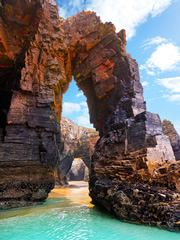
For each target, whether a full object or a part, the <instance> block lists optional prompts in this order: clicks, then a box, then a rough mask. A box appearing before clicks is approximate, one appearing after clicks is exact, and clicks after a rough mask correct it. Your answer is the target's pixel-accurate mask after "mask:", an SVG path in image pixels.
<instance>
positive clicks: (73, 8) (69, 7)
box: [56, 0, 85, 18]
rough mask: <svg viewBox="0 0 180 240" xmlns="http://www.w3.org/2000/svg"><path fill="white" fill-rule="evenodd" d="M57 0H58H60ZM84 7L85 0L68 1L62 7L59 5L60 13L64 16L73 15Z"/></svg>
mask: <svg viewBox="0 0 180 240" xmlns="http://www.w3.org/2000/svg"><path fill="white" fill-rule="evenodd" d="M56 1H57V2H58V0H56ZM84 7H85V1H84V0H70V1H66V2H65V3H64V5H63V6H62V7H59V15H60V16H61V17H63V18H67V17H72V16H73V15H74V14H76V13H78V12H81V11H82V10H83V9H84Z"/></svg>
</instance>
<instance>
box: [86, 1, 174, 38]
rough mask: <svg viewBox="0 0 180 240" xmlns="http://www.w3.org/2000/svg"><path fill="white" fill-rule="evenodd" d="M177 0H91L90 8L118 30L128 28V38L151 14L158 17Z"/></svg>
mask: <svg viewBox="0 0 180 240" xmlns="http://www.w3.org/2000/svg"><path fill="white" fill-rule="evenodd" d="M174 1H175V0H146V1H144V0H136V1H135V0H118V1H117V0H98V1H97V0H89V1H88V2H89V4H88V6H87V9H88V10H91V11H95V12H96V13H97V15H98V16H100V17H101V19H102V21H104V22H106V21H111V22H112V23H114V25H115V26H116V29H117V31H120V30H121V29H123V28H124V29H126V32H127V38H128V39H130V38H131V37H132V36H134V35H135V32H136V28H137V27H138V26H139V25H140V24H142V23H143V22H145V21H146V20H147V17H148V16H149V15H151V16H152V17H156V16H157V15H159V14H160V13H162V12H163V11H164V10H165V9H166V8H167V7H169V6H170V5H171V4H172V2H174Z"/></svg>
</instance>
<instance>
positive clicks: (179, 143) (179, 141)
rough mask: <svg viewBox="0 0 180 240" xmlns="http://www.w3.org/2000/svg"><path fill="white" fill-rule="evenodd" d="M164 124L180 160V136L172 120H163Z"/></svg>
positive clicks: (176, 155)
mask: <svg viewBox="0 0 180 240" xmlns="http://www.w3.org/2000/svg"><path fill="white" fill-rule="evenodd" d="M162 126H163V132H164V134H165V135H167V136H168V137H169V138H170V142H171V145H172V148H173V151H174V155H175V158H176V160H177V161H178V160H180V136H179V134H178V133H177V131H176V129H175V128H174V125H173V124H172V123H171V122H170V121H168V120H163V121H162Z"/></svg>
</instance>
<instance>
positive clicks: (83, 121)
mask: <svg viewBox="0 0 180 240" xmlns="http://www.w3.org/2000/svg"><path fill="white" fill-rule="evenodd" d="M77 120H78V125H80V126H86V125H88V124H90V122H89V116H79V117H78V118H77Z"/></svg>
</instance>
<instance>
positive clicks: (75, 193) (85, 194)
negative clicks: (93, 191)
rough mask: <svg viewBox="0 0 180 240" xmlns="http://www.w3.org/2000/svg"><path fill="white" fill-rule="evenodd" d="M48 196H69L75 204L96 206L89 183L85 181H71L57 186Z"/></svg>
mask: <svg viewBox="0 0 180 240" xmlns="http://www.w3.org/2000/svg"><path fill="white" fill-rule="evenodd" d="M48 198H68V200H70V201H72V202H74V203H75V204H79V205H88V206H90V207H93V206H94V205H93V204H91V198H90V197H89V189H88V183H87V182H83V181H71V182H69V185H68V186H65V187H60V186H56V187H55V188H54V189H53V190H52V191H51V193H50V194H49V197H48Z"/></svg>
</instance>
